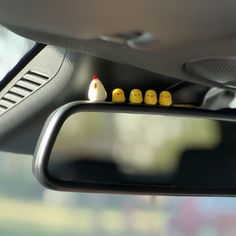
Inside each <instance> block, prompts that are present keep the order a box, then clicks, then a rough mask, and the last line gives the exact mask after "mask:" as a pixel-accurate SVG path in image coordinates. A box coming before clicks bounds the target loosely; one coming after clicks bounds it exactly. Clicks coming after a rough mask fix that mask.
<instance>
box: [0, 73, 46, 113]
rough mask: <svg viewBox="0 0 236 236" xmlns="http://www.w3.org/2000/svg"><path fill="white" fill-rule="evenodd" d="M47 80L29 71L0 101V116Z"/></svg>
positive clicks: (43, 75) (42, 75) (44, 76)
mask: <svg viewBox="0 0 236 236" xmlns="http://www.w3.org/2000/svg"><path fill="white" fill-rule="evenodd" d="M48 80H49V76H47V75H45V74H43V73H40V72H37V71H34V70H30V71H29V72H28V73H26V74H25V75H24V76H23V77H22V78H20V79H19V80H18V81H17V82H16V83H15V84H14V85H13V86H12V88H11V89H10V90H9V91H8V92H7V93H6V94H5V95H3V97H2V98H1V99H0V115H1V114H3V113H4V112H6V111H7V110H8V109H10V108H12V107H13V106H15V105H16V104H17V103H19V102H21V101H22V100H24V99H25V98H26V97H28V96H30V95H31V94H32V93H33V92H35V91H36V90H37V89H38V88H40V87H41V86H43V85H44V84H46V83H47V81H48Z"/></svg>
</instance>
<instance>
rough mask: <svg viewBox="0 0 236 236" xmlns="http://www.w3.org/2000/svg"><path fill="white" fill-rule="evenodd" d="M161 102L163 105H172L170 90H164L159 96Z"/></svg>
mask: <svg viewBox="0 0 236 236" xmlns="http://www.w3.org/2000/svg"><path fill="white" fill-rule="evenodd" d="M159 103H160V105H161V106H166V107H169V106H171V105H172V96H171V93H170V92H169V91H162V92H161V93H160V96H159Z"/></svg>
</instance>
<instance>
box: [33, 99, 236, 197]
mask: <svg viewBox="0 0 236 236" xmlns="http://www.w3.org/2000/svg"><path fill="white" fill-rule="evenodd" d="M81 111H87V112H96V111H102V112H114V113H115V112H116V113H137V114H153V115H155V114H156V115H168V116H183V117H198V118H209V119H214V120H221V121H230V122H236V112H235V111H234V110H233V109H226V110H219V111H209V110H204V109H198V108H181V107H161V106H146V105H131V104H113V103H110V102H104V103H91V102H87V101H78V102H72V103H68V104H66V105H64V106H62V107H60V108H58V109H57V110H56V111H55V112H53V113H52V114H51V115H50V116H49V118H48V119H47V121H46V123H45V125H44V128H43V130H42V132H41V134H40V137H39V140H38V144H37V147H36V150H35V154H34V159H33V166H32V167H33V172H34V174H35V176H36V178H37V180H38V181H39V182H40V183H41V184H42V185H44V186H45V187H47V188H50V189H53V190H58V191H72V192H103V193H123V194H149V195H150V194H155V195H156V194H159V195H201V196H208V195H215V196H216V195H217V196H231V195H236V188H235V191H234V190H229V189H218V188H208V189H206V188H193V187H188V188H186V187H176V186H163V185H158V184H156V185H155V184H151V185H148V184H104V183H94V182H93V183H91V182H76V183H75V182H70V181H62V180H59V179H56V178H54V177H53V176H51V175H50V174H49V173H48V171H47V166H48V163H49V158H50V154H51V151H52V148H53V145H54V142H55V140H56V137H57V135H58V133H59V131H60V128H61V127H62V125H63V123H64V122H65V120H66V119H67V118H68V117H69V116H70V115H72V114H74V113H76V112H81ZM235 187H236V186H235Z"/></svg>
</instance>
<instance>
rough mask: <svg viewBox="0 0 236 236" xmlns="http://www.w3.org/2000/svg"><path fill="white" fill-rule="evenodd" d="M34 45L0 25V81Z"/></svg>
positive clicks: (32, 42)
mask: <svg viewBox="0 0 236 236" xmlns="http://www.w3.org/2000/svg"><path fill="white" fill-rule="evenodd" d="M35 45H36V43H35V42H34V41H32V40H29V39H25V38H23V37H20V36H18V35H16V34H14V33H12V32H11V31H9V30H7V29H6V28H4V27H2V26H0V82H1V81H2V80H3V78H4V77H5V76H6V75H7V73H8V72H10V71H11V70H12V69H13V68H14V67H15V66H16V65H17V64H18V62H19V61H20V60H21V59H22V58H23V57H24V56H25V55H26V54H27V53H28V52H29V51H30V50H31V49H32V48H33V47H34V46H35Z"/></svg>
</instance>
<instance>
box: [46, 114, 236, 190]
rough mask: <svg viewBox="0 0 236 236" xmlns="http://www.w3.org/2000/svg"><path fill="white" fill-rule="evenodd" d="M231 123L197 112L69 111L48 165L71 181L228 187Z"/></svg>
mask: <svg viewBox="0 0 236 236" xmlns="http://www.w3.org/2000/svg"><path fill="white" fill-rule="evenodd" d="M233 129H235V130H236V126H235V125H233V123H225V122H218V121H213V120H207V119H199V118H184V117H173V116H161V115H148V114H126V113H109V112H80V113H75V114H73V115H71V116H70V117H68V118H67V119H66V121H65V122H64V124H63V125H62V128H61V130H60V131H59V134H58V136H57V138H56V141H55V144H54V146H53V149H52V152H51V156H50V159H49V164H48V171H49V173H50V175H52V176H53V177H55V178H57V179H60V180H65V181H73V182H80V181H93V182H101V183H145V184H149V183H150V184H167V185H175V186H185V187H186V186H193V187H199V188H200V187H201V188H202V187H218V188H225V187H230V188H232V187H234V186H236V172H235V171H234V169H235V168H234V166H236V161H235V160H234V154H235V150H234V148H233V147H234V141H233V140H235V137H234V136H233V135H234V133H235V132H234V133H232V130H233ZM222 147H224V149H223V148H222ZM223 150H224V151H223ZM233 150H234V153H233ZM229 179H230V181H229Z"/></svg>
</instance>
